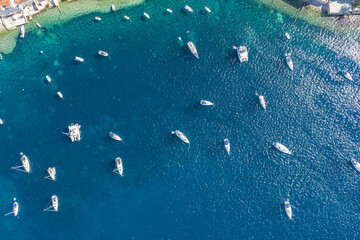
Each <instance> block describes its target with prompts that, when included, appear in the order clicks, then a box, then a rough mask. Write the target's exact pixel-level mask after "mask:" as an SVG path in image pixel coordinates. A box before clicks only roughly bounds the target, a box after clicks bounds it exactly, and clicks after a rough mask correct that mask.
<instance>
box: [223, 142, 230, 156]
mask: <svg viewBox="0 0 360 240" xmlns="http://www.w3.org/2000/svg"><path fill="white" fill-rule="evenodd" d="M224 147H225V150H226V152H227V154H228V155H230V141H229V139H227V138H225V139H224Z"/></svg>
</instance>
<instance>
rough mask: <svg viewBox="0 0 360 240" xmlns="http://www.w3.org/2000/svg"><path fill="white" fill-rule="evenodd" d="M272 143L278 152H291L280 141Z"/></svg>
mask: <svg viewBox="0 0 360 240" xmlns="http://www.w3.org/2000/svg"><path fill="white" fill-rule="evenodd" d="M273 145H274V147H275V148H276V149H277V150H279V151H280V152H283V153H286V154H292V152H290V150H289V149H288V148H287V147H285V146H284V145H282V144H281V143H278V142H275V143H273Z"/></svg>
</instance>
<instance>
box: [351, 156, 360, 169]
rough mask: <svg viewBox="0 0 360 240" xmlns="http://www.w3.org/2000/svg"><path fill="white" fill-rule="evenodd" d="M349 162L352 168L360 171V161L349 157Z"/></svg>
mask: <svg viewBox="0 0 360 240" xmlns="http://www.w3.org/2000/svg"><path fill="white" fill-rule="evenodd" d="M351 163H352V165H353V166H354V168H355V169H356V170H358V171H359V172H360V163H359V162H358V161H356V160H355V159H353V158H352V159H351Z"/></svg>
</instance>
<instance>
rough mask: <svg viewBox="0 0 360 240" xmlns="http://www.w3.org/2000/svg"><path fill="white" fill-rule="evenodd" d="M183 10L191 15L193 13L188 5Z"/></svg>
mask: <svg viewBox="0 0 360 240" xmlns="http://www.w3.org/2000/svg"><path fill="white" fill-rule="evenodd" d="M184 9H185V10H186V11H188V12H191V13H192V12H194V10H193V9H192V8H191V7H189V6H188V5H185V7H184Z"/></svg>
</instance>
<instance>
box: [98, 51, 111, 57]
mask: <svg viewBox="0 0 360 240" xmlns="http://www.w3.org/2000/svg"><path fill="white" fill-rule="evenodd" d="M98 54H99V55H100V56H103V57H108V56H109V54H108V53H107V52H105V51H101V50H99V51H98Z"/></svg>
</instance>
